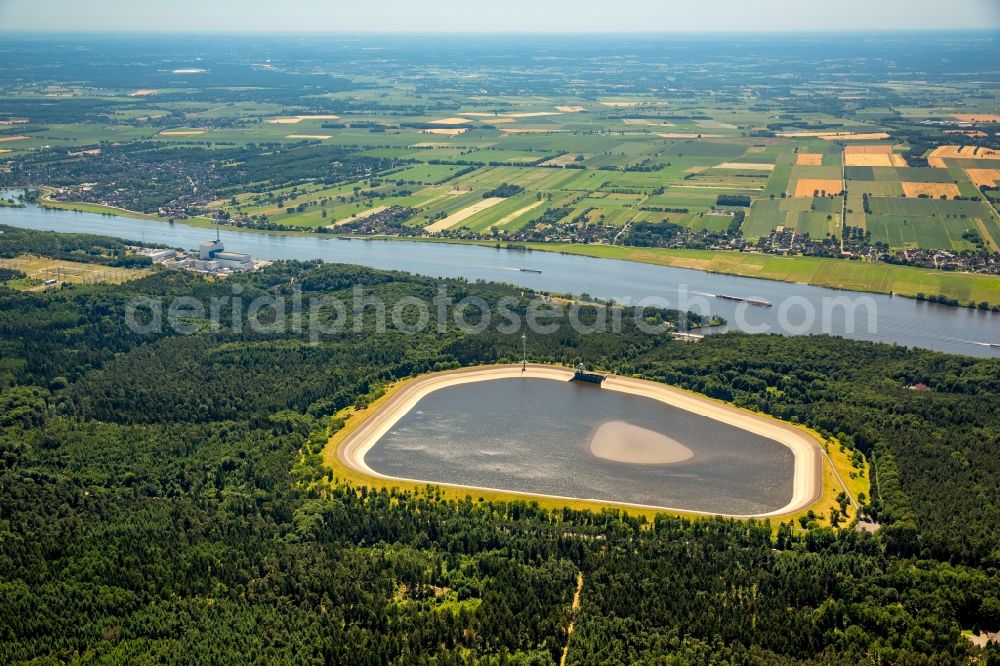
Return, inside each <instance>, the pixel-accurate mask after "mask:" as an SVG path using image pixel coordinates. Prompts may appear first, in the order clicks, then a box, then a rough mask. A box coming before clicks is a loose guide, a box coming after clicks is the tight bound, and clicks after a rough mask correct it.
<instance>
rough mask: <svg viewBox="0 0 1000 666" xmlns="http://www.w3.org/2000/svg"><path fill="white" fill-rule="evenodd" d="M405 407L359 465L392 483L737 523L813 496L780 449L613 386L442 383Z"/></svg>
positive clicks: (541, 381) (529, 379)
mask: <svg viewBox="0 0 1000 666" xmlns="http://www.w3.org/2000/svg"><path fill="white" fill-rule="evenodd" d="M628 381H633V382H634V381H635V380H628ZM608 383H609V384H610V383H611V382H608ZM643 384H650V385H653V384H652V383H651V382H643ZM653 386H657V385H653ZM684 399H686V400H689V401H690V400H692V399H694V400H697V401H703V399H702V398H699V397H693V398H692V397H686V396H685V398H684ZM408 404H409V409H408V410H407V411H405V412H404V413H402V414H401V415H400V416H399V417H398V418H397V419H396V420H392V419H388V425H386V426H383V427H382V428H381V430H380V431H379V432H376V433H374V434H372V435H371V439H373V440H374V441H373V443H370V444H369V445H368V446H366V447H364V448H363V449H362V450H361V452H360V463H359V464H360V465H361V466H362V467H364V468H367V469H368V470H370V471H371V472H373V473H374V474H376V475H378V476H382V477H389V478H396V479H405V480H413V481H426V482H432V483H440V484H449V485H459V486H469V487H473V488H481V489H492V490H503V491H515V492H521V493H531V494H537V495H547V496H555V497H561V498H573V499H587V500H597V501H603V502H613V503H622V504H634V505H641V506H648V507H656V508H669V509H675V510H682V511H692V512H703V513H710V514H724V515H739V516H742V515H760V514H767V513H777V512H780V511H782V510H784V509H787V508H788V507H789V506H790V503H794V502H798V501H800V499H801V498H799V497H798V496H799V495H801V494H802V493H803V492H812V490H807V491H802V492H799V491H796V489H795V487H794V486H795V483H794V482H795V475H796V459H795V458H796V456H795V454H793V451H792V449H791V448H789V446H786V445H785V444H783V443H781V442H778V441H776V440H775V439H771V438H769V437H765V436H763V435H761V434H755V433H754V432H750V431H749V430H746V429H744V428H740V427H736V426H735V425H731V424H730V423H727V422H725V421H724V420H720V419H719V418H710V417H708V416H703V415H701V414H698V413H695V412H694V411H688V409H683V408H681V407H677V406H673V405H671V404H666V403H665V402H663V401H662V400H658V399H653V398H652V397H647V396H644V395H636V394H633V393H630V392H626V391H625V390H623V389H618V390H614V389H612V388H607V387H604V388H602V387H601V386H599V385H595V384H587V383H584V382H575V381H566V380H565V379H557V378H543V377H533V376H531V374H530V373H529V374H526V375H525V376H513V377H511V376H503V377H500V378H490V377H486V378H484V379H483V380H478V381H477V380H468V379H467V380H465V381H463V383H461V384H458V385H450V386H449V385H446V384H445V385H442V386H441V387H440V388H432V389H431V390H430V391H429V392H426V393H424V394H422V395H420V396H419V398H418V399H416V400H415V401H411V403H408ZM710 409H716V410H719V409H720V407H719V406H718V403H712V407H710ZM724 409H729V408H724ZM732 411H733V412H734V413H735V412H737V410H732ZM742 414H746V415H748V416H740V417H739V418H742V419H747V418H748V417H749V419H751V420H752V419H759V420H761V421H762V422H763V419H761V417H758V416H755V415H752V414H749V413H748V412H742ZM734 418H736V417H734ZM764 425H765V426H766V427H771V428H774V427H775V426H773V425H769V424H767V423H765V424H764ZM779 427H781V428H784V427H785V426H779ZM757 429H758V430H760V428H759V427H758V428H757ZM789 430H791V429H789ZM761 432H764V431H763V430H761ZM783 436H785V437H788V436H789V435H788V433H787V432H786V433H784V435H783ZM376 438H377V439H376ZM817 460H818V458H817ZM806 462H807V464H813V462H814V461H811V460H810V461H806ZM816 492H818V491H816ZM793 496H794V498H793Z"/></svg>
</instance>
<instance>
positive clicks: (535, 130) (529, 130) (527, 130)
mask: <svg viewBox="0 0 1000 666" xmlns="http://www.w3.org/2000/svg"><path fill="white" fill-rule="evenodd" d="M500 131H501V132H511V133H513V134H544V133H546V132H565V131H566V130H564V129H542V128H540V127H501V128H500Z"/></svg>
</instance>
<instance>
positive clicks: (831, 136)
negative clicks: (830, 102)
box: [777, 132, 889, 141]
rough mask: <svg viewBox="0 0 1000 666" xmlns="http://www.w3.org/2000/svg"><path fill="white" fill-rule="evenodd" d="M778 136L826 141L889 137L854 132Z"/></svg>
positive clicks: (873, 139)
mask: <svg viewBox="0 0 1000 666" xmlns="http://www.w3.org/2000/svg"><path fill="white" fill-rule="evenodd" d="M777 136H780V137H784V138H786V139H796V138H798V139H805V138H813V139H824V140H826V141H878V140H879V139H888V138H889V135H888V134H886V133H885V132H869V133H860V134H859V133H854V132H778V134H777Z"/></svg>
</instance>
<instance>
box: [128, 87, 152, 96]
mask: <svg viewBox="0 0 1000 666" xmlns="http://www.w3.org/2000/svg"><path fill="white" fill-rule="evenodd" d="M159 94H160V91H159V90H155V89H153V88H140V89H139V90H133V91H132V92H130V93H129V94H128V96H129V97H148V96H150V95H159Z"/></svg>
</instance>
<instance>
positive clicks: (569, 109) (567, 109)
mask: <svg viewBox="0 0 1000 666" xmlns="http://www.w3.org/2000/svg"><path fill="white" fill-rule="evenodd" d="M556 110H557V111H562V112H563V113H583V112H584V111H586V110H587V109H585V108H583V107H582V106H557V107H556Z"/></svg>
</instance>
